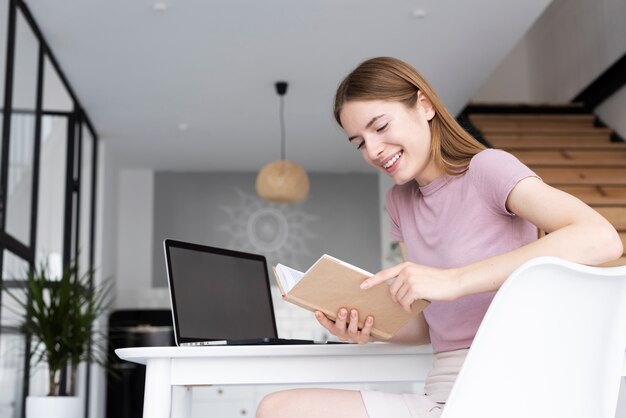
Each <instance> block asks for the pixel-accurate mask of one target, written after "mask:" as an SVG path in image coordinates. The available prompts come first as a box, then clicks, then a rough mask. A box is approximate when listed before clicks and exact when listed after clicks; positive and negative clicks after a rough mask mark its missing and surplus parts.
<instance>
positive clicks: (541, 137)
mask: <svg viewBox="0 0 626 418" xmlns="http://www.w3.org/2000/svg"><path fill="white" fill-rule="evenodd" d="M562 108H563V111H562V112H561V110H562V109H561V107H559V109H558V110H557V112H556V113H555V111H554V110H555V109H550V113H528V109H527V108H524V109H523V113H515V111H516V107H511V109H510V112H508V113H502V112H501V111H502V108H501V107H499V111H498V112H497V113H491V112H487V111H485V113H481V111H480V110H479V109H476V110H471V111H470V112H468V116H469V120H470V122H471V123H472V125H474V127H476V128H477V129H478V130H479V131H480V132H481V134H482V136H483V138H484V140H485V141H486V142H487V143H488V144H489V145H490V146H492V147H493V148H500V149H503V150H506V151H508V152H510V153H511V154H514V155H515V156H517V157H518V158H519V159H520V160H521V161H522V162H523V163H525V164H526V165H528V166H529V167H530V168H531V169H532V170H533V171H535V172H536V173H537V174H538V175H539V176H541V178H542V179H543V181H545V182H546V183H547V184H550V185H552V186H554V187H556V188H558V189H561V190H563V191H566V192H567V193H570V194H572V195H574V196H576V197H578V198H579V199H581V200H582V201H583V202H585V203H587V204H588V205H589V206H591V207H593V208H594V209H596V210H597V211H598V212H600V213H601V214H602V215H603V216H605V217H606V218H607V219H608V220H609V221H610V222H611V223H612V224H613V225H614V226H615V228H616V229H617V230H618V231H619V234H620V237H621V239H622V243H624V247H626V143H625V142H611V133H612V132H611V130H610V129H608V128H604V127H598V126H595V116H594V115H592V114H585V113H580V109H579V108H577V107H575V106H574V107H572V110H573V111H574V112H575V113H569V112H568V108H567V107H565V106H564V107H562ZM486 110H487V109H486ZM617 265H626V254H623V255H622V257H621V258H620V259H618V260H616V261H613V262H610V263H607V264H605V266H617Z"/></svg>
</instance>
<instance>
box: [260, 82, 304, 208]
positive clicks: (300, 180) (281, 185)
mask: <svg viewBox="0 0 626 418" xmlns="http://www.w3.org/2000/svg"><path fill="white" fill-rule="evenodd" d="M276 93H277V94H278V96H279V97H280V112H279V115H280V138H281V139H280V143H281V148H280V155H281V157H280V160H278V161H274V162H272V163H269V164H266V165H265V166H264V167H263V168H262V169H261V171H259V174H258V175H257V177H256V192H257V194H258V195H259V196H260V197H261V198H262V199H265V200H269V201H270V202H276V203H296V202H299V201H301V200H304V199H305V198H306V197H307V195H308V194H309V177H308V176H307V174H306V171H304V169H303V168H302V167H300V166H299V165H298V164H296V163H293V162H291V161H287V160H286V159H285V121H284V101H283V99H284V97H283V96H284V95H285V93H287V82H286V81H277V82H276Z"/></svg>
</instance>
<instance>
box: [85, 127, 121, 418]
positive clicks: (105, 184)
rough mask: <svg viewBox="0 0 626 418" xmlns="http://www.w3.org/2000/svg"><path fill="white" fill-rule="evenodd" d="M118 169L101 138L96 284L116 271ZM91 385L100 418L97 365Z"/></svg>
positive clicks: (101, 377) (102, 388) (102, 378)
mask: <svg viewBox="0 0 626 418" xmlns="http://www.w3.org/2000/svg"><path fill="white" fill-rule="evenodd" d="M118 171H119V168H118V158H117V157H116V156H115V155H114V154H113V153H112V152H111V149H110V147H108V146H107V144H106V138H103V137H100V141H98V174H97V175H98V179H97V186H96V187H97V196H96V200H97V201H96V240H95V261H94V263H95V280H96V283H101V282H102V280H103V279H104V278H113V279H115V274H116V268H117V251H116V247H117V202H118V184H117V183H118ZM99 326H100V329H101V330H102V332H106V326H107V320H106V318H102V319H101V321H100V323H99ZM90 387H91V394H90V403H89V405H90V407H89V417H90V418H102V417H104V411H105V403H106V375H105V372H104V371H103V370H102V368H101V367H100V366H98V365H93V366H92V369H91V383H90Z"/></svg>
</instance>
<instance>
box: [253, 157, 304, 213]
mask: <svg viewBox="0 0 626 418" xmlns="http://www.w3.org/2000/svg"><path fill="white" fill-rule="evenodd" d="M256 192H257V194H258V195H259V196H260V197H261V198H263V199H265V200H269V201H270V202H276V203H296V202H300V201H301V200H304V199H305V198H306V197H307V195H308V194H309V177H308V176H307V174H306V171H304V169H303V168H302V167H300V166H299V165H298V164H295V163H292V162H291V161H286V160H279V161H274V162H271V163H269V164H267V165H265V166H264V167H263V168H262V169H261V171H259V174H258V175H257V177H256Z"/></svg>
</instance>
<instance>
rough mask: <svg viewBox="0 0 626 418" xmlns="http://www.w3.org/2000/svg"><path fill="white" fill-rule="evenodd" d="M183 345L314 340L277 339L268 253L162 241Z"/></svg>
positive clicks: (178, 338)
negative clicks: (267, 259) (268, 268)
mask: <svg viewBox="0 0 626 418" xmlns="http://www.w3.org/2000/svg"><path fill="white" fill-rule="evenodd" d="M163 246H164V250H165V265H166V268H167V282H168V285H169V293H170V300H171V304H172V319H173V323H174V336H175V339H176V345H178V346H204V345H207V346H208V345H258V344H313V343H317V342H316V341H313V340H296V339H284V338H278V334H277V331H276V319H275V317H274V309H273V305H272V296H271V292H270V281H269V275H268V270H267V262H266V259H265V257H264V256H262V255H259V254H250V253H245V252H240V251H233V250H228V249H224V248H216V247H209V246H206V245H200V244H194V243H190V242H183V241H176V240H173V239H166V240H164V241H163Z"/></svg>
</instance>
